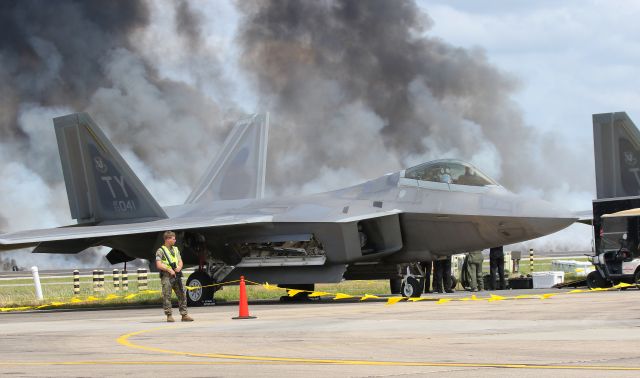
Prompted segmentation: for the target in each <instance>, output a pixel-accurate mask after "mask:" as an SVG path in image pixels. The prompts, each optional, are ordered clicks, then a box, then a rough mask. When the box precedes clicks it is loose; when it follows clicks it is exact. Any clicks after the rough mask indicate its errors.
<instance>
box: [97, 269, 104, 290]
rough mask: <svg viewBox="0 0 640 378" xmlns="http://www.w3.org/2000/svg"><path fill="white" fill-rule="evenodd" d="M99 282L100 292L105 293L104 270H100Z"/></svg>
mask: <svg viewBox="0 0 640 378" xmlns="http://www.w3.org/2000/svg"><path fill="white" fill-rule="evenodd" d="M98 284H99V285H100V292H101V293H104V270H102V269H100V270H98Z"/></svg>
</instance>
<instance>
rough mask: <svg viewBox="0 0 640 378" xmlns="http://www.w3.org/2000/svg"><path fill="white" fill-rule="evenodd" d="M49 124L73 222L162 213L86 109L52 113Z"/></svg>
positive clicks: (145, 217) (159, 215)
mask: <svg viewBox="0 0 640 378" xmlns="http://www.w3.org/2000/svg"><path fill="white" fill-rule="evenodd" d="M53 124H54V126H55V131H56V138H57V140H58V150H59V152H60V160H61V162H62V171H63V173H64V181H65V185H66V187H67V196H68V198H69V207H70V209H71V216H72V217H73V218H74V219H77V220H78V223H101V222H108V223H126V222H125V221H131V220H136V221H144V220H151V219H158V218H166V217H167V215H166V214H165V212H164V210H162V208H161V207H160V205H158V203H157V202H156V201H155V199H154V198H153V197H152V196H151V194H150V193H149V192H148V191H147V189H146V188H145V187H144V185H143V184H142V182H141V181H140V180H139V179H138V177H137V176H136V175H135V174H134V173H133V171H132V170H131V168H129V166H128V165H127V163H126V162H125V161H124V159H123V158H122V156H120V154H119V153H118V151H117V150H116V149H115V147H114V146H113V145H112V144H111V142H110V141H109V140H108V139H107V137H106V136H105V135H104V133H103V132H102V130H100V128H98V126H97V125H96V124H95V123H94V122H93V120H92V119H91V117H89V115H88V114H86V113H75V114H70V115H66V116H63V117H58V118H55V119H54V120H53Z"/></svg>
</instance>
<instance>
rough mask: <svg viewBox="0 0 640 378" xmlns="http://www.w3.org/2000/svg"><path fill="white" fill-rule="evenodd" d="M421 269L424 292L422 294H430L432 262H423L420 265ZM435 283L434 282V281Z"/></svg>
mask: <svg viewBox="0 0 640 378" xmlns="http://www.w3.org/2000/svg"><path fill="white" fill-rule="evenodd" d="M420 265H421V266H422V269H424V291H423V293H431V268H432V266H433V262H432V261H423V262H421V263H420ZM434 282H435V281H434Z"/></svg>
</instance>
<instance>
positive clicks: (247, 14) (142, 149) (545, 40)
mask: <svg viewBox="0 0 640 378" xmlns="http://www.w3.org/2000/svg"><path fill="white" fill-rule="evenodd" d="M638 13H640V4H638V3H636V2H634V1H614V2H611V1H606V2H605V1H562V2H559V1H536V2H529V1H485V2H477V1H427V0H419V1H416V2H415V3H414V2H413V1H397V2H396V1H379V0H372V1H367V2H343V1H337V0H336V1H333V0H325V1H308V2H305V1H285V0H282V1H273V2H269V1H242V2H240V1H237V2H233V1H184V0H174V1H171V2H147V1H130V2H125V3H112V2H101V1H96V2H79V1H74V0H61V1H59V2H56V3H47V5H46V6H42V3H41V2H39V1H37V0H25V1H5V2H3V3H2V4H0V25H3V26H2V29H1V30H0V31H2V33H0V82H2V83H3V84H2V86H0V110H1V112H0V159H2V161H3V164H2V166H0V175H2V176H3V177H4V178H5V179H4V183H3V185H1V186H0V230H3V231H17V230H23V229H33V228H44V227H54V226H61V225H66V224H69V223H71V220H70V218H69V209H68V204H67V199H66V192H65V189H64V182H63V180H62V172H61V168H60V164H59V159H58V152H57V146H56V144H55V135H54V133H53V130H52V127H51V118H52V117H55V116H59V115H64V114H68V113H70V112H74V111H86V112H89V113H90V114H91V115H92V117H93V118H94V119H95V120H96V121H97V123H98V124H99V125H100V126H101V127H102V128H103V130H104V131H105V133H106V134H107V135H108V136H109V137H110V138H111V139H112V141H113V142H114V144H115V145H116V147H117V148H118V149H119V150H120V151H121V153H122V154H123V156H124V157H125V159H126V160H127V161H128V162H129V163H130V165H131V166H132V168H133V170H134V171H135V172H136V173H137V174H138V176H139V177H140V178H141V180H142V181H143V183H144V184H145V185H146V186H147V187H148V188H149V191H150V192H151V193H152V195H153V196H154V197H155V198H156V199H157V200H158V202H159V203H160V204H161V205H172V204H179V203H182V202H183V201H184V199H185V198H186V197H187V195H188V194H189V192H190V190H191V189H192V187H193V185H195V183H196V182H197V179H198V178H199V176H200V175H201V174H202V172H204V171H205V168H206V166H207V165H208V164H209V161H210V160H211V159H212V158H214V157H215V154H216V151H217V149H218V147H219V146H220V145H221V144H222V142H223V140H224V138H225V136H226V135H227V133H228V131H229V130H230V128H231V126H232V124H233V121H234V120H235V119H237V118H239V117H241V116H242V115H244V114H248V113H253V112H256V111H265V110H268V111H270V112H271V120H272V122H271V124H272V129H271V135H270V150H269V151H270V152H269V161H268V165H267V193H268V194H269V195H271V196H279V195H291V194H296V193H302V194H306V193H312V192H319V191H324V190H331V189H336V188H339V187H343V186H347V185H352V184H357V183H360V182H362V181H365V180H367V179H371V178H375V177H377V176H380V175H382V174H385V173H388V172H391V171H395V170H399V169H403V168H407V167H409V166H411V165H415V164H418V163H422V162H424V161H428V160H432V159H436V158H461V159H463V160H468V161H471V162H472V163H474V164H475V165H477V166H478V167H479V168H481V169H482V170H483V171H484V172H486V173H487V174H489V175H490V176H492V177H493V178H495V179H496V180H498V181H499V182H500V183H502V184H503V185H504V186H505V187H507V188H508V189H510V190H512V191H514V192H517V193H521V194H525V195H530V196H533V197H540V198H544V199H546V200H549V201H552V202H554V203H559V204H562V205H564V206H565V207H568V208H570V209H571V210H576V211H580V210H589V209H590V208H591V200H592V198H594V197H595V173H594V166H593V164H594V162H593V141H592V129H591V128H592V126H591V114H593V113H599V112H611V111H626V112H627V113H628V114H629V115H630V117H631V118H632V119H639V118H638V117H640V109H638V108H639V107H640V101H638V94H637V90H636V88H638V87H639V85H638V84H640V83H638V82H639V81H640V78H638V76H637V75H634V73H635V68H636V64H637V62H638V61H640V59H639V58H640V44H639V43H638V42H637V40H636V39H635V38H634V36H637V35H640V33H638V32H639V30H637V29H638V28H640V26H638V24H637V22H636V20H637V19H638V16H639V14H638ZM52 14H56V15H58V17H52ZM336 141H339V143H336ZM354 156H357V158H355V159H354ZM310 162H312V163H310ZM167 167H171V169H167ZM174 167H175V168H174ZM167 171H170V172H169V173H170V174H168V172H167ZM17 187H19V188H21V189H20V190H15V188H17ZM590 244H591V230H590V228H589V227H586V226H584V225H574V226H571V227H570V228H569V229H567V230H566V231H561V232H559V233H557V234H555V235H552V236H549V237H545V238H542V239H540V240H535V241H531V242H527V243H523V244H521V245H517V246H511V247H509V248H512V249H528V248H536V249H553V250H588V249H590ZM103 254H104V251H90V252H84V253H83V254H81V255H80V256H79V261H80V263H81V264H89V265H91V266H93V265H102V264H104V263H105V261H104V259H103V257H102V256H103ZM0 258H1V259H5V260H7V259H10V258H16V259H18V260H20V261H23V263H24V264H31V263H36V262H38V261H40V262H42V260H38V259H39V258H40V257H39V256H38V257H36V258H33V257H32V256H30V255H29V254H28V252H26V251H21V252H17V253H12V254H3V255H2V256H0ZM69 258H71V259H73V258H75V257H68V256H67V257H54V258H52V259H49V260H47V261H48V262H50V263H51V264H52V266H64V265H67V264H69V260H67V259H69ZM72 261H73V260H72ZM0 262H1V261H0ZM74 263H75V262H74Z"/></svg>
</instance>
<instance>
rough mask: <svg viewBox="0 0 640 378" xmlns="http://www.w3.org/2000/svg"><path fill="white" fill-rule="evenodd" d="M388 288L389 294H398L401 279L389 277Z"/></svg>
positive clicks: (400, 287)
mask: <svg viewBox="0 0 640 378" xmlns="http://www.w3.org/2000/svg"><path fill="white" fill-rule="evenodd" d="M389 289H390V290H391V294H400V292H401V291H402V279H401V278H391V279H389Z"/></svg>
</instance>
